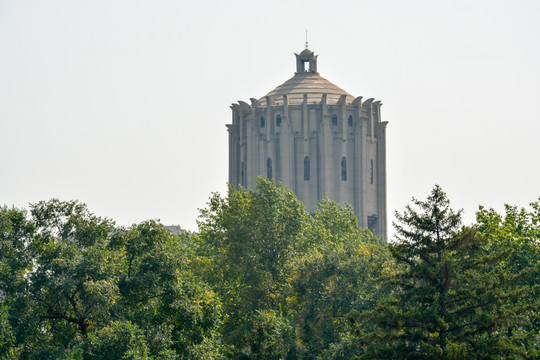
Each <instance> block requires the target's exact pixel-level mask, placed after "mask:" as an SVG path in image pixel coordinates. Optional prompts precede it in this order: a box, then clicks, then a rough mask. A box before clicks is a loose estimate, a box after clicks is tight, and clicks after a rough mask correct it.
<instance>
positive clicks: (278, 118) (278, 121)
mask: <svg viewBox="0 0 540 360" xmlns="http://www.w3.org/2000/svg"><path fill="white" fill-rule="evenodd" d="M276 126H281V115H278V116H276Z"/></svg>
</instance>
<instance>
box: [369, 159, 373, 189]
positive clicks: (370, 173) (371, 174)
mask: <svg viewBox="0 0 540 360" xmlns="http://www.w3.org/2000/svg"><path fill="white" fill-rule="evenodd" d="M369 177H370V178H371V183H372V184H373V159H371V168H370V170H369Z"/></svg>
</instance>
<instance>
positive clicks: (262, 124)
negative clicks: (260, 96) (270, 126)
mask: <svg viewBox="0 0 540 360" xmlns="http://www.w3.org/2000/svg"><path fill="white" fill-rule="evenodd" d="M265 125H266V120H265V119H264V116H261V128H263V127H264V126H265Z"/></svg>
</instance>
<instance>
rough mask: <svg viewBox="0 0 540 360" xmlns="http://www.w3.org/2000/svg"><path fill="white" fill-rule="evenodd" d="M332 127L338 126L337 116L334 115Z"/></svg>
mask: <svg viewBox="0 0 540 360" xmlns="http://www.w3.org/2000/svg"><path fill="white" fill-rule="evenodd" d="M332 126H337V115H332Z"/></svg>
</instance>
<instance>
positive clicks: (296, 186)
mask: <svg viewBox="0 0 540 360" xmlns="http://www.w3.org/2000/svg"><path fill="white" fill-rule="evenodd" d="M295 56H296V72H295V75H294V76H293V77H292V78H291V79H289V80H287V81H286V82H284V83H283V84H281V85H280V86H278V87H277V88H275V89H274V90H272V91H270V92H269V93H268V94H266V95H265V96H263V97H262V98H260V99H255V98H251V99H250V103H251V104H248V103H246V102H244V101H239V102H238V103H237V104H236V103H235V104H232V106H231V109H232V124H229V125H227V128H228V131H229V182H230V183H231V184H235V185H241V186H244V187H247V188H254V187H255V183H256V181H257V176H258V175H261V176H265V177H268V178H273V179H275V180H278V181H281V182H282V183H283V184H284V185H286V186H287V187H289V188H290V189H291V190H293V191H294V192H295V193H296V195H297V196H298V198H299V199H300V200H301V201H302V202H303V203H304V205H305V207H306V209H307V210H308V211H309V212H310V213H314V212H315V210H316V209H317V202H318V201H320V200H321V199H322V198H324V196H325V194H327V195H328V197H329V198H330V199H332V200H335V201H337V202H339V203H340V204H342V205H344V204H345V203H348V204H351V205H352V206H353V208H354V212H355V215H356V216H357V218H358V221H359V225H360V227H367V228H369V229H371V230H372V231H373V232H374V233H375V234H378V235H379V236H381V237H382V238H383V239H384V240H385V241H386V234H387V231H386V228H387V224H386V124H387V122H386V121H384V122H383V121H381V105H382V104H381V102H380V101H374V99H372V98H371V99H367V100H365V101H362V97H361V96H359V97H354V96H352V95H350V94H349V93H347V92H346V91H344V90H342V89H341V88H339V87H338V86H336V85H334V84H332V83H331V82H330V81H328V80H326V79H325V78H323V77H321V76H320V75H319V73H318V72H317V56H316V55H315V54H314V53H313V52H312V51H310V50H309V49H307V47H306V49H305V50H304V51H302V52H301V53H300V54H299V55H298V54H295Z"/></svg>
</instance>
